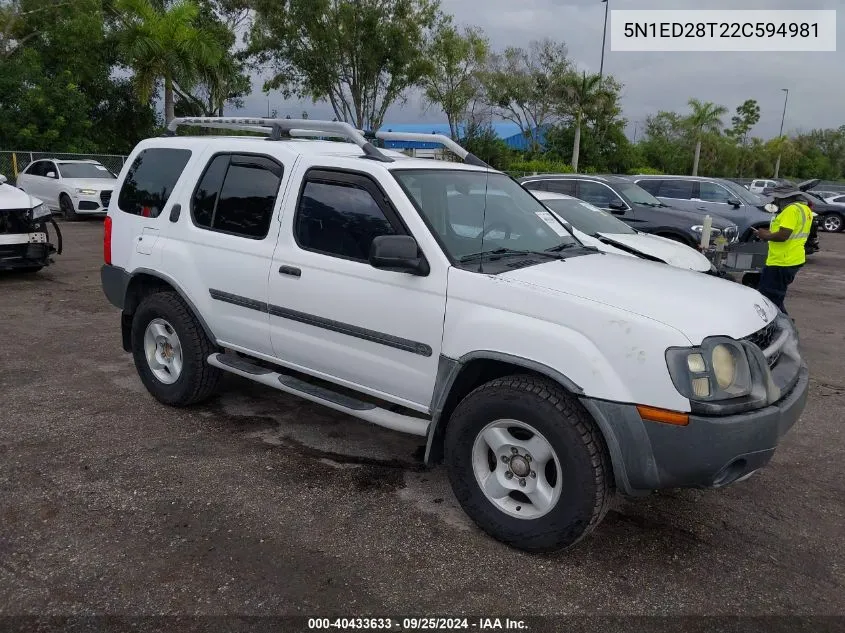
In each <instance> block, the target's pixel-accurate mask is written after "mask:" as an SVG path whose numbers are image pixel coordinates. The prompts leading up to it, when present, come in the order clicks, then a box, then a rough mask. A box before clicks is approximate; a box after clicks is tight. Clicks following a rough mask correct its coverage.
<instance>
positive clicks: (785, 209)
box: [754, 189, 813, 314]
mask: <svg viewBox="0 0 845 633" xmlns="http://www.w3.org/2000/svg"><path fill="white" fill-rule="evenodd" d="M771 195H772V196H773V198H774V200H773V204H774V205H775V206H776V207H777V209H778V210H777V215H775V217H774V218H773V219H772V221H771V223H770V225H769V228H768V229H757V230H755V231H754V232H755V233H756V235H757V237H759V238H760V239H761V240H763V241H764V242H768V243H769V252H768V255H767V257H766V265H765V266H764V267H763V272H762V274H761V275H760V284H759V285H758V286H757V290H758V291H760V293H761V294H762V295H763V296H764V297H766V298H767V299H769V300H771V302H772V303H774V304H775V305H776V306H777V307H778V308H779V309H780V310H781V312H783V313H784V314H786V313H787V312H786V307H785V306H784V303H783V301H784V299H785V298H786V289H787V288H788V287H789V284H791V283H792V282H793V280H794V279H795V275H796V274H797V273H798V270H799V269H800V268H801V266H803V265H804V262H805V261H806V255H805V252H804V245H805V243H806V242H807V238H808V237H809V236H810V229H811V228H812V225H813V212H812V211H811V210H810V207H809V206H807V204H806V203H805V202H804V201H803V199H802V198H801V192H799V191H795V189H791V190H786V191H777V190H775V191H773V192H772V194H771Z"/></svg>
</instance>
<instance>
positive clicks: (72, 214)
mask: <svg viewBox="0 0 845 633" xmlns="http://www.w3.org/2000/svg"><path fill="white" fill-rule="evenodd" d="M59 208H60V209H61V210H62V216H64V218H65V220H67V221H68V222H75V221H76V220H78V219H79V216H78V215H77V214H76V209H74V208H73V200H71V199H70V197H69V196H68V195H67V194H64V193H63V194H62V195H61V196H60V197H59Z"/></svg>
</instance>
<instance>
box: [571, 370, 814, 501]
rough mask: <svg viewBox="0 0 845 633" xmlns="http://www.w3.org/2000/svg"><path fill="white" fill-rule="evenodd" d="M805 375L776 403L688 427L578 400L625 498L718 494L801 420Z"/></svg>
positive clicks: (699, 419) (630, 408) (627, 407)
mask: <svg viewBox="0 0 845 633" xmlns="http://www.w3.org/2000/svg"><path fill="white" fill-rule="evenodd" d="M809 383H810V379H809V372H808V370H807V367H806V365H803V364H802V365H801V367H800V369H799V372H798V379H797V382H796V383H795V385H794V387H793V388H792V390H791V391H790V392H789V393H787V394H786V395H785V396H784V397H782V398H781V399H780V400H779V401H778V402H776V403H774V404H772V405H770V406H768V407H765V408H763V409H758V410H756V411H750V412H747V413H741V414H738V415H731V416H724V417H708V416H694V415H691V416H690V421H689V425H687V426H672V425H669V424H660V423H656V422H649V421H644V420H642V418H640V415H639V413H638V412H637V409H636V407H635V406H634V405H631V404H620V403H616V402H606V401H601V400H592V399H589V398H583V399H582V400H581V402H582V403H583V404H584V406H585V407H586V408H587V410H588V411H589V412H590V413H591V414H592V415H593V417H594V418H595V420H596V422H597V423H598V425H599V426H600V428H601V430H602V431H603V433H604V435H605V439H606V440H607V444H608V448H609V450H610V453H611V459H612V461H613V468H614V474H615V477H616V483H617V486H618V487H619V489H620V490H621V491H623V492H624V493H626V494H640V493H643V492H648V491H650V490H657V489H661V488H719V487H722V486H726V485H728V484H731V483H733V482H735V481H738V480H740V479H742V478H743V477H746V476H748V475H750V474H751V473H753V472H754V471H755V470H758V469H759V468H761V467H763V466H765V465H766V464H767V463H768V462H769V460H771V458H772V456H773V455H774V452H775V449H776V448H777V445H778V443H779V442H780V439H781V438H782V437H783V436H784V435H785V434H786V433H787V432H788V431H789V429H791V428H792V426H793V425H794V424H795V422H796V421H797V420H798V418H799V417H800V416H801V413H802V411H803V410H804V406H805V404H806V402H807V391H808V389H809Z"/></svg>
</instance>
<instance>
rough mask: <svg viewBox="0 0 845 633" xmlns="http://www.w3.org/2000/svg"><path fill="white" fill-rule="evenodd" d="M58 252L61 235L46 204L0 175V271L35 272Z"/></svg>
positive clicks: (49, 261)
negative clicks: (51, 230)
mask: <svg viewBox="0 0 845 633" xmlns="http://www.w3.org/2000/svg"><path fill="white" fill-rule="evenodd" d="M50 226H52V228H53V236H51V234H50V228H49V227H50ZM54 239H55V242H54V241H53V240H54ZM61 252H62V234H61V231H60V230H59V227H58V225H57V224H56V222H55V220H54V219H53V215H52V212H51V211H50V209H49V208H47V205H45V204H44V203H43V202H42V201H41V200H39V199H38V198H33V197H32V196H31V195H29V194H28V193H26V192H24V191H21V190H20V189H18V188H17V187H14V186H12V185H10V184H8V181H7V178H6V177H5V176H3V175H2V174H0V270H10V269H14V270H18V271H21V272H37V271H39V270H41V269H42V268H44V266H49V265H50V264H52V263H53V255H56V254H61Z"/></svg>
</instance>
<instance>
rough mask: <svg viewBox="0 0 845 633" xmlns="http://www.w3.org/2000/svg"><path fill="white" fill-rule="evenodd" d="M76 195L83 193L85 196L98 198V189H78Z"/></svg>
mask: <svg viewBox="0 0 845 633" xmlns="http://www.w3.org/2000/svg"><path fill="white" fill-rule="evenodd" d="M76 193H81V194H82V195H83V196H96V195H97V190H96V189H77V190H76Z"/></svg>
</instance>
